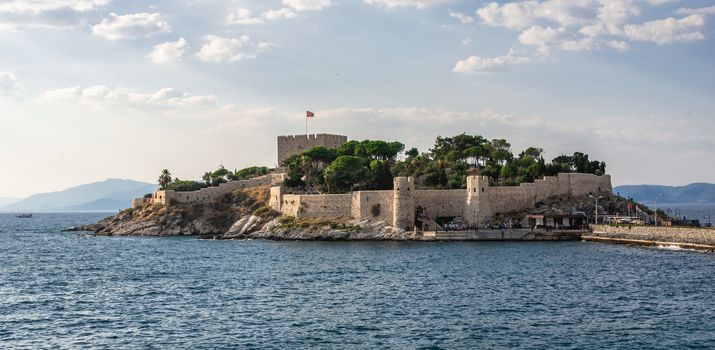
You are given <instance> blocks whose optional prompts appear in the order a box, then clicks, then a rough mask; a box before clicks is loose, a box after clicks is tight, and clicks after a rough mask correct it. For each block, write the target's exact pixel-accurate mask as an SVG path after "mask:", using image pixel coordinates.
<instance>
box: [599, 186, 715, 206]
mask: <svg viewBox="0 0 715 350" xmlns="http://www.w3.org/2000/svg"><path fill="white" fill-rule="evenodd" d="M613 193H619V194H620V195H621V196H623V197H633V199H634V200H635V201H637V202H646V203H647V202H650V203H652V202H654V201H655V200H656V198H658V196H659V195H661V194H662V195H663V197H661V198H658V202H659V203H690V204H695V203H713V204H715V184H709V183H693V184H690V185H687V186H659V185H625V186H617V187H615V188H613Z"/></svg>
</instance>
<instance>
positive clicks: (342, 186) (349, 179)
mask: <svg viewBox="0 0 715 350" xmlns="http://www.w3.org/2000/svg"><path fill="white" fill-rule="evenodd" d="M367 173H368V169H367V167H366V166H365V163H364V158H361V157H355V156H340V157H338V158H336V159H335V161H333V162H332V163H331V164H330V166H328V167H327V168H325V173H324V174H325V183H326V185H327V186H328V191H330V192H333V193H345V192H348V191H350V190H353V189H359V188H360V187H361V186H363V185H364V180H365V179H366V175H367Z"/></svg>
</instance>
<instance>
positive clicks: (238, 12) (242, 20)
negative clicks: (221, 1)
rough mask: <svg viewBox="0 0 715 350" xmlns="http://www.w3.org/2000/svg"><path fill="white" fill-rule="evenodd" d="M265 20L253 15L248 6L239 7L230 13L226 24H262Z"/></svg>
mask: <svg viewBox="0 0 715 350" xmlns="http://www.w3.org/2000/svg"><path fill="white" fill-rule="evenodd" d="M260 23H263V20H262V19H260V18H258V17H251V10H249V9H247V8H237V9H235V10H233V11H231V12H229V13H228V16H227V17H226V24H260Z"/></svg>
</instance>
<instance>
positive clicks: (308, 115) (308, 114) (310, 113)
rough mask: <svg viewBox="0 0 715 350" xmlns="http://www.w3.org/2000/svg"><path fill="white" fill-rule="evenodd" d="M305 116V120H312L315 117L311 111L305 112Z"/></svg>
mask: <svg viewBox="0 0 715 350" xmlns="http://www.w3.org/2000/svg"><path fill="white" fill-rule="evenodd" d="M305 116H306V117H307V118H313V117H315V113H313V112H311V111H307V112H305Z"/></svg>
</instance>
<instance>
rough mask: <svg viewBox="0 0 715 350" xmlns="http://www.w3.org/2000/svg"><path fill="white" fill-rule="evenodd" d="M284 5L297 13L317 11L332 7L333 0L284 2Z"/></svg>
mask: <svg viewBox="0 0 715 350" xmlns="http://www.w3.org/2000/svg"><path fill="white" fill-rule="evenodd" d="M283 3H284V4H285V5H287V6H290V7H292V8H293V9H295V10H296V11H317V10H322V9H324V8H326V7H328V6H330V5H332V1H331V0H283Z"/></svg>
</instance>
